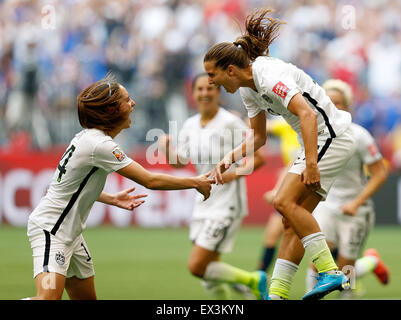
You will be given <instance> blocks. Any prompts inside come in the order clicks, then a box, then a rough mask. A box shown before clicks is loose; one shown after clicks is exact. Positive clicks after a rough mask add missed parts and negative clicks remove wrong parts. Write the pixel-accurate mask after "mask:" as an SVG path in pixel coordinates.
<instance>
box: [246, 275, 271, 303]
mask: <svg viewBox="0 0 401 320" xmlns="http://www.w3.org/2000/svg"><path fill="white" fill-rule="evenodd" d="M255 276H256V277H255V280H256V281H255V282H253V283H252V285H251V286H250V288H251V290H252V292H253V294H254V295H255V297H256V299H258V300H268V299H269V291H268V288H267V276H266V272H264V271H256V272H255Z"/></svg>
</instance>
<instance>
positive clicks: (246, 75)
mask: <svg viewBox="0 0 401 320" xmlns="http://www.w3.org/2000/svg"><path fill="white" fill-rule="evenodd" d="M241 71H242V72H241V73H240V75H239V77H240V84H241V87H247V88H251V89H253V90H255V91H256V92H258V89H257V88H256V85H255V81H253V73H252V65H251V64H250V65H249V66H248V68H245V69H241Z"/></svg>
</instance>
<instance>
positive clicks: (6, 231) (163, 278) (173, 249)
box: [0, 225, 401, 300]
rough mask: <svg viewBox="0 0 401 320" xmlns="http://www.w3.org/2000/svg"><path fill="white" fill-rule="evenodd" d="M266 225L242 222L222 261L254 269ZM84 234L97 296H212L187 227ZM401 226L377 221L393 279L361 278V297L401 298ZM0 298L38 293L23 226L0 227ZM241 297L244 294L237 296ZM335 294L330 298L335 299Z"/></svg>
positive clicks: (299, 279) (299, 289) (376, 234)
mask: <svg viewBox="0 0 401 320" xmlns="http://www.w3.org/2000/svg"><path fill="white" fill-rule="evenodd" d="M262 233H263V229H262V228H261V227H244V228H243V229H242V230H241V231H240V233H239V235H238V237H237V241H236V246H235V248H234V251H233V252H232V253H231V254H228V255H225V256H223V260H224V261H226V262H228V263H231V264H233V265H235V266H238V267H241V268H244V269H248V270H253V269H255V267H256V265H257V259H258V257H259V254H260V252H261V240H262ZM84 237H85V239H86V242H87V244H88V246H89V249H90V251H91V255H92V257H93V260H94V263H95V271H96V277H95V279H96V290H97V295H98V298H99V299H111V300H114V299H119V300H137V299H141V300H204V299H209V297H208V296H207V295H206V293H205V292H204V289H203V287H201V285H200V282H199V280H198V279H196V278H194V277H192V276H191V275H190V274H189V272H188V271H187V268H186V265H187V257H188V254H189V252H190V250H191V243H190V242H189V240H188V230H187V229H186V228H181V229H140V228H125V229H119V228H114V227H101V228H95V229H87V230H86V231H85V232H84ZM400 244H401V227H400V226H379V227H376V228H375V229H374V230H373V231H372V232H371V234H370V236H369V238H368V242H367V246H366V248H368V247H374V248H376V249H378V250H379V252H380V254H381V256H382V258H383V260H384V261H385V262H386V264H387V265H388V266H389V267H390V270H391V279H390V283H389V284H388V285H387V286H383V285H381V284H380V283H379V282H378V281H377V279H376V278H375V276H374V275H373V274H369V275H367V276H366V277H365V278H363V279H362V283H363V287H364V288H365V289H366V294H365V295H364V296H363V297H362V298H363V299H401V272H400V271H401V250H400ZM0 256H1V258H0V299H2V300H4V299H11V300H13V299H20V298H23V297H27V296H33V295H34V294H35V286H34V281H33V279H32V257H31V256H32V252H31V249H30V246H29V242H28V239H27V237H26V230H25V228H14V227H10V226H4V225H3V226H0ZM306 265H307V263H306V261H303V262H302V263H301V266H300V269H299V271H298V273H297V275H296V278H295V282H294V285H293V288H292V292H291V296H290V298H291V299H300V298H301V297H302V295H303V294H304V283H305V268H306ZM235 297H236V298H237V299H239V298H240V296H235ZM336 297H337V293H332V294H330V295H329V296H328V297H327V298H328V299H334V298H336ZM64 299H68V297H67V296H66V294H65V295H64Z"/></svg>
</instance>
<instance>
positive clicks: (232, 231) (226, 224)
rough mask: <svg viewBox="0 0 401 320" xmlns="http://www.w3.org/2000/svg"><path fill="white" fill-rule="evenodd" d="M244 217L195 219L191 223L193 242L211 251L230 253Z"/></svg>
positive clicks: (190, 231)
mask: <svg viewBox="0 0 401 320" xmlns="http://www.w3.org/2000/svg"><path fill="white" fill-rule="evenodd" d="M241 223H242V218H233V217H227V218H216V219H196V220H195V219H194V220H192V221H191V223H190V227H189V238H190V240H191V241H192V243H194V244H196V245H198V246H200V247H202V248H205V249H207V250H210V251H214V252H220V253H228V252H231V251H232V249H233V247H234V242H235V237H236V235H237V232H238V230H239V228H240V226H241Z"/></svg>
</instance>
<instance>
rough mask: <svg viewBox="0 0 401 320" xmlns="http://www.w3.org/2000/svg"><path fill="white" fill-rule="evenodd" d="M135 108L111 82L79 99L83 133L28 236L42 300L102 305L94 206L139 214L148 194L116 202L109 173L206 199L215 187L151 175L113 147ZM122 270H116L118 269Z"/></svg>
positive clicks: (37, 210)
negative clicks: (91, 237) (90, 239)
mask: <svg viewBox="0 0 401 320" xmlns="http://www.w3.org/2000/svg"><path fill="white" fill-rule="evenodd" d="M134 106H135V102H134V101H133V100H132V99H131V97H130V95H129V93H128V92H127V90H126V89H125V88H124V87H123V86H121V85H120V84H119V83H117V82H116V81H115V80H114V78H113V76H112V75H108V76H106V78H104V79H102V80H101V81H98V82H95V83H93V84H91V85H90V86H89V87H87V88H86V89H85V90H83V91H82V92H81V93H80V94H79V96H78V117H79V122H80V124H81V126H82V127H83V128H84V130H82V131H81V132H79V133H78V134H77V135H76V136H75V137H74V138H73V139H72V141H71V143H70V144H69V146H68V149H67V150H66V152H65V153H64V155H63V156H62V158H61V161H60V163H59V165H58V166H57V169H56V171H55V173H54V175H53V178H52V180H51V183H50V187H49V189H48V192H47V194H46V195H45V196H44V197H43V198H42V199H41V201H40V203H39V205H38V206H37V207H36V208H35V210H34V211H33V212H32V213H31V215H30V216H29V221H28V237H29V241H30V243H31V248H32V250H33V262H34V278H35V284H36V289H37V293H36V297H34V298H31V299H61V297H62V294H63V291H64V288H65V289H66V291H67V293H68V295H69V297H70V298H71V299H96V292H95V285H94V267H93V260H92V257H91V255H90V253H89V250H88V247H87V245H86V243H85V240H84V238H83V236H82V231H83V229H84V228H85V221H86V219H87V217H88V214H89V212H90V209H91V208H92V206H93V204H94V202H95V201H100V202H103V203H106V204H110V205H115V206H117V207H120V208H123V209H127V210H133V209H134V208H136V207H138V206H139V205H141V204H142V203H143V202H144V200H141V198H142V197H144V196H145V195H137V196H132V195H130V194H129V193H130V192H131V191H133V190H134V188H131V189H128V190H125V191H122V192H119V193H117V194H115V195H111V194H108V193H106V192H103V191H102V190H103V187H104V184H105V181H106V177H107V175H108V174H110V173H112V172H118V173H119V174H120V175H122V176H124V177H126V178H129V179H131V180H133V181H135V182H136V183H139V184H141V185H143V186H145V187H146V188H149V189H157V190H178V189H189V188H196V189H197V190H198V191H199V192H200V193H201V194H202V195H203V196H204V197H205V199H206V198H208V196H209V194H210V189H211V185H210V180H208V179H207V177H206V176H205V175H204V176H199V177H194V178H181V177H174V176H170V175H165V174H159V173H152V172H149V171H148V170H146V169H144V168H143V167H142V166H141V165H139V164H138V163H136V162H135V161H133V160H132V159H130V158H129V157H128V156H127V155H126V154H125V153H124V151H123V150H122V149H121V148H120V147H119V146H118V145H117V144H116V143H115V142H114V140H113V139H114V137H115V136H117V135H118V134H119V133H120V131H121V130H123V129H126V128H129V127H130V125H131V119H130V114H131V112H132V111H133V110H134ZM116 270H117V269H116Z"/></svg>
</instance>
